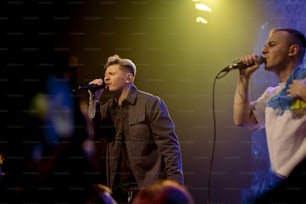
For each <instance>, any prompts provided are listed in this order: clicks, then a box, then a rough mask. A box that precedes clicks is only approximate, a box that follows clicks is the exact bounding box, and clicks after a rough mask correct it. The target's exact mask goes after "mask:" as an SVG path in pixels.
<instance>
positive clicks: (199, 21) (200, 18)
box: [196, 16, 208, 24]
mask: <svg viewBox="0 0 306 204" xmlns="http://www.w3.org/2000/svg"><path fill="white" fill-rule="evenodd" d="M196 22H197V23H205V24H207V23H208V22H207V20H205V19H204V18H202V17H200V16H199V17H197V18H196Z"/></svg>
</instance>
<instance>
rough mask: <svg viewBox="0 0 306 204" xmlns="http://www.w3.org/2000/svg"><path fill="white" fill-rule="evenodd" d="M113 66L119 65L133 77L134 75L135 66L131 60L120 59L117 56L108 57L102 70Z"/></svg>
mask: <svg viewBox="0 0 306 204" xmlns="http://www.w3.org/2000/svg"><path fill="white" fill-rule="evenodd" d="M114 64H119V65H120V67H121V68H122V69H124V70H126V71H128V72H130V73H132V74H133V76H135V75H136V65H135V64H134V62H132V60H130V59H124V58H121V57H120V56H119V55H117V54H115V55H112V56H109V57H108V58H107V62H106V63H105V65H104V70H106V68H107V67H109V66H111V65H114Z"/></svg>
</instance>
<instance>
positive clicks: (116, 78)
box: [104, 64, 129, 92]
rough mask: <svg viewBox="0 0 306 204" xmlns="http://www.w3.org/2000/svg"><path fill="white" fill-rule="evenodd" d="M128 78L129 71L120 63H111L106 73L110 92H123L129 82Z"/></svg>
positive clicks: (105, 79) (106, 82) (105, 76)
mask: <svg viewBox="0 0 306 204" xmlns="http://www.w3.org/2000/svg"><path fill="white" fill-rule="evenodd" d="M127 78H128V73H127V72H126V71H124V70H122V69H120V65H118V64H114V65H110V66H109V67H107V68H106V70H105V73H104V82H105V84H106V86H107V89H108V91H110V92H121V91H122V90H123V89H124V88H125V87H126V85H127V83H128V82H129V81H128V80H127Z"/></svg>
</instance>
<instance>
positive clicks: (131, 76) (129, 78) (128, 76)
mask: <svg viewBox="0 0 306 204" xmlns="http://www.w3.org/2000/svg"><path fill="white" fill-rule="evenodd" d="M126 80H127V81H128V82H131V81H132V80H133V75H132V74H131V73H128V74H127V77H126Z"/></svg>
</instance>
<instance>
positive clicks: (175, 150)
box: [148, 97, 184, 185]
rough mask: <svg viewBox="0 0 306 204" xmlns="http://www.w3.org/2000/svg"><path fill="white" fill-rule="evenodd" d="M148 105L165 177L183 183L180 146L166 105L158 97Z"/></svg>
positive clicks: (152, 129)
mask: <svg viewBox="0 0 306 204" xmlns="http://www.w3.org/2000/svg"><path fill="white" fill-rule="evenodd" d="M150 106H151V107H149V108H148V110H150V113H148V115H149V120H150V126H151V131H152V134H153V138H154V140H155V142H156V145H157V147H158V149H159V151H160V153H161V155H162V157H163V160H164V163H165V165H166V172H167V178H168V179H171V180H174V181H176V182H178V183H180V184H182V185H184V177H183V169H182V156H181V147H180V143H179V140H178V137H177V135H176V133H175V127H174V123H173V120H172V119H171V117H170V114H169V111H168V109H167V106H166V104H165V103H164V101H163V100H162V99H160V98H159V97H156V100H154V102H153V103H152V104H151V105H150Z"/></svg>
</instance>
